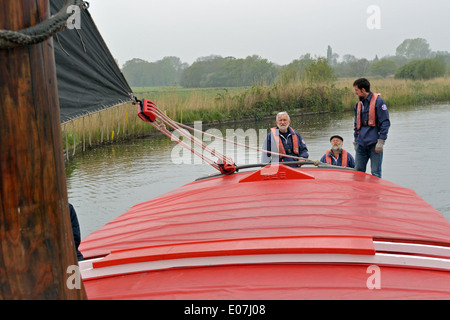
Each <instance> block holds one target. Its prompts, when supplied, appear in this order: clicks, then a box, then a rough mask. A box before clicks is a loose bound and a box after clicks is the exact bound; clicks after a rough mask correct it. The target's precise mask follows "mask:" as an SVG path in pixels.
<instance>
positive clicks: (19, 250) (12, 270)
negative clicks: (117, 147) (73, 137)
mask: <svg viewBox="0 0 450 320" xmlns="http://www.w3.org/2000/svg"><path fill="white" fill-rule="evenodd" d="M49 16H50V9H49V0H35V1H30V0H6V1H2V2H1V4H0V29H4V30H20V29H24V28H27V27H30V26H33V25H36V24H38V23H39V22H42V21H44V20H46V19H48V18H49ZM0 99H1V100H0V103H1V104H0V183H1V185H0V299H84V298H86V294H85V291H84V286H83V284H82V281H79V282H80V284H81V285H80V286H77V287H78V288H77V287H75V288H74V286H73V285H72V286H70V285H68V283H71V277H72V279H75V278H74V277H76V276H77V274H76V272H74V271H73V270H76V267H75V268H73V267H72V268H71V269H69V270H72V271H71V272H69V273H68V268H70V267H71V266H78V262H77V258H76V254H75V249H74V240H73V235H72V229H71V222H70V218H69V209H68V200H67V189H66V178H65V171H64V160H63V151H62V138H61V126H60V113H59V101H58V91H57V80H56V69H55V58H54V53H53V41H52V39H51V38H50V39H49V40H46V41H44V42H42V43H39V44H36V45H30V46H21V47H16V48H13V49H8V50H7V49H0ZM74 283H76V282H74Z"/></svg>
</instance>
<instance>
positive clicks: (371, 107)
mask: <svg viewBox="0 0 450 320" xmlns="http://www.w3.org/2000/svg"><path fill="white" fill-rule="evenodd" d="M379 96H380V94H379V93H372V98H371V99H370V104H369V121H367V125H369V126H371V127H375V105H376V102H377V98H378V97H379ZM361 109H362V101H361V100H360V101H358V107H357V110H356V129H358V130H359V129H360V128H361V117H362V115H361Z"/></svg>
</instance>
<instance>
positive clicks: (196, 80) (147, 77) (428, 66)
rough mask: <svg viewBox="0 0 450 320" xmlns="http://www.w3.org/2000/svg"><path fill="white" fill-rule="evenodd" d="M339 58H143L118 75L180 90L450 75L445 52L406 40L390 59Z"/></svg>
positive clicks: (423, 42) (419, 40)
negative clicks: (190, 60) (277, 61)
mask: <svg viewBox="0 0 450 320" xmlns="http://www.w3.org/2000/svg"><path fill="white" fill-rule="evenodd" d="M338 59H339V55H338V54H336V53H333V50H332V48H331V47H330V46H328V50H327V56H326V58H325V57H314V58H313V57H312V56H311V54H305V55H303V56H301V57H300V58H299V59H296V60H294V61H292V62H291V63H289V64H287V65H284V66H280V65H277V64H275V63H273V62H270V61H268V60H267V59H264V58H262V57H260V56H257V55H253V56H249V57H247V58H245V59H237V58H234V57H225V58H224V57H221V56H217V55H211V56H207V57H202V58H199V59H197V60H196V61H195V62H194V63H193V64H192V65H189V64H187V63H183V62H182V61H181V60H180V58H178V57H165V58H163V59H161V60H159V61H156V62H148V61H145V60H142V59H133V60H130V61H127V62H126V63H125V64H124V66H123V68H122V72H123V74H124V76H125V77H126V79H127V81H128V83H129V84H130V86H132V87H154V86H174V85H178V86H181V87H185V88H209V87H243V86H252V85H259V84H273V83H275V82H281V83H283V82H284V83H285V82H290V81H297V80H310V81H316V80H317V81H322V80H330V79H335V78H337V77H344V78H347V77H364V76H375V77H388V76H394V77H395V78H401V79H414V80H418V79H431V78H435V77H440V76H444V75H447V74H449V73H450V53H449V52H447V51H444V52H440V51H438V52H433V51H432V50H431V48H430V46H429V44H428V42H427V41H426V40H425V39H422V38H417V39H406V40H405V41H403V42H402V43H401V44H400V45H399V46H398V47H397V49H396V53H395V55H394V56H386V57H383V58H381V59H379V58H378V57H377V56H375V58H374V59H373V60H368V59H365V58H362V59H358V58H356V57H355V56H353V55H350V54H346V55H344V56H343V57H342V59H340V61H338Z"/></svg>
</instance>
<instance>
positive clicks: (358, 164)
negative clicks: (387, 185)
mask: <svg viewBox="0 0 450 320" xmlns="http://www.w3.org/2000/svg"><path fill="white" fill-rule="evenodd" d="M375 145H376V143H374V144H371V145H370V146H367V147H363V146H361V145H360V144H359V143H358V144H357V145H356V154H355V155H356V157H355V169H356V170H357V171H361V172H366V167H367V162H368V161H369V159H370V169H371V173H372V175H374V176H376V177H378V178H381V164H382V162H383V152H381V153H376V152H375Z"/></svg>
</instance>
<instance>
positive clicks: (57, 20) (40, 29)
mask: <svg viewBox="0 0 450 320" xmlns="http://www.w3.org/2000/svg"><path fill="white" fill-rule="evenodd" d="M70 6H77V7H80V9H83V10H84V9H87V8H88V7H89V3H87V2H85V1H82V0H66V1H65V3H64V6H63V7H62V8H61V10H60V11H59V12H58V13H57V14H55V15H54V16H52V17H51V18H49V19H47V20H45V21H43V22H41V23H39V24H37V25H35V26H32V27H30V28H26V29H22V30H18V31H12V30H0V49H11V48H14V47H18V46H25V45H31V44H37V43H40V42H43V41H45V40H47V39H48V38H50V37H52V36H54V35H55V34H57V33H58V32H60V31H63V30H65V29H66V28H67V20H68V19H69V18H70V17H71V16H72V15H73V13H74V12H73V11H71V10H70V9H69V7H70ZM67 11H69V12H67Z"/></svg>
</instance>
